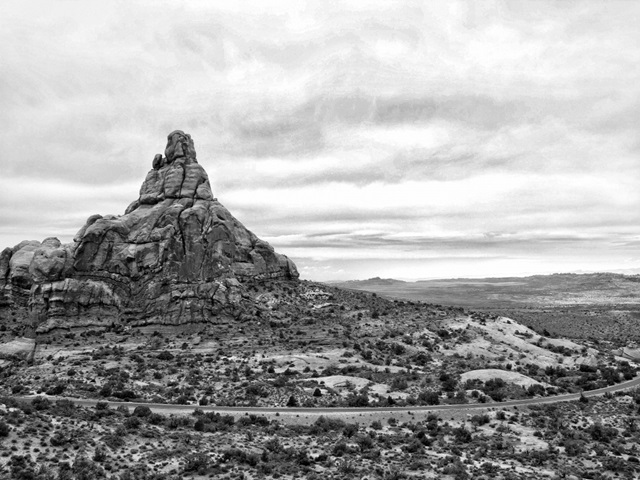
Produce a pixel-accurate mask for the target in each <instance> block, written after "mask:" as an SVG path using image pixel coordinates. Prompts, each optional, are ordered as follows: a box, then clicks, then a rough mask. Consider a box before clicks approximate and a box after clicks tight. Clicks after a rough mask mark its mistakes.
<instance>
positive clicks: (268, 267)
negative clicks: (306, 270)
mask: <svg viewBox="0 0 640 480" xmlns="http://www.w3.org/2000/svg"><path fill="white" fill-rule="evenodd" d="M297 278H298V272H297V270H296V267H295V265H294V264H293V262H292V261H291V260H289V259H288V258H287V257H286V256H284V255H281V254H278V253H276V252H275V251H274V250H273V248H272V247H271V246H270V245H269V244H268V243H267V242H264V241H262V240H260V239H259V238H258V237H256V236H255V235H254V234H253V233H252V232H250V231H249V230H247V229H246V228H245V227H244V226H243V225H242V224H241V223H240V222H239V221H238V220H237V219H236V218H234V217H233V215H231V213H229V211H228V210H227V209H226V208H225V207H224V206H222V205H221V204H220V203H219V202H218V201H217V200H216V199H215V198H214V197H213V195H212V193H211V186H210V184H209V179H208V177H207V174H206V172H205V171H204V169H203V168H202V167H201V166H200V165H199V164H198V162H197V160H196V152H195V149H194V145H193V141H192V139H191V137H190V136H189V135H188V134H185V133H184V132H181V131H175V132H172V133H171V134H169V137H168V142H167V147H166V150H165V155H164V156H162V155H156V156H155V158H154V160H153V169H152V170H151V171H150V172H149V173H148V174H147V177H146V179H145V181H144V183H143V184H142V187H141V189H140V197H139V198H138V199H137V200H136V201H134V202H133V203H132V204H131V205H129V207H128V208H127V210H126V212H125V214H124V215H122V216H114V215H108V216H104V217H102V216H100V215H94V216H92V217H90V218H89V219H88V220H87V222H86V224H85V225H84V226H83V227H82V228H81V229H80V231H79V232H78V234H77V235H76V237H75V238H74V241H73V243H72V244H67V245H62V244H61V243H60V242H59V241H58V240H57V239H55V238H48V239H46V240H44V241H43V242H42V243H40V242H35V241H25V242H21V243H20V244H18V245H16V246H15V247H13V248H7V249H5V250H4V251H3V252H2V253H1V254H0V315H2V317H4V318H5V319H7V318H9V317H11V316H13V317H16V316H18V317H22V316H25V315H28V316H29V318H30V320H31V322H32V324H33V325H34V326H36V328H37V331H38V332H42V333H45V332H48V331H50V330H52V329H55V328H72V327H75V326H78V327H80V326H82V327H99V326H111V325H114V324H115V325H130V326H140V325H152V324H163V325H182V324H186V323H198V322H216V321H217V319H220V318H222V317H225V318H229V317H235V318H237V317H239V316H242V315H243V314H244V313H246V312H247V311H249V310H250V309H251V305H250V303H251V300H250V299H249V297H248V296H247V295H246V293H245V291H244V288H243V286H242V283H243V282H244V281H246V280H249V279H280V280H295V279H297Z"/></svg>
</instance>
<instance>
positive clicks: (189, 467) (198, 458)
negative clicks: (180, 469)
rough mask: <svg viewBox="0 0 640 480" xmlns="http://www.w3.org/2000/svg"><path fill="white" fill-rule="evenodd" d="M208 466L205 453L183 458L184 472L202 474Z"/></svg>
mask: <svg viewBox="0 0 640 480" xmlns="http://www.w3.org/2000/svg"><path fill="white" fill-rule="evenodd" d="M208 466H209V456H208V455H206V454H205V453H192V454H191V455H187V457H186V458H185V466H184V471H185V472H198V473H201V474H202V473H204V472H205V471H206V469H207V467H208Z"/></svg>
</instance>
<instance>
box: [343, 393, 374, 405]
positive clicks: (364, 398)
mask: <svg viewBox="0 0 640 480" xmlns="http://www.w3.org/2000/svg"><path fill="white" fill-rule="evenodd" d="M346 401H347V406H349V407H367V406H368V405H369V396H368V395H367V394H366V393H359V394H356V393H350V394H349V395H348V396H347V399H346Z"/></svg>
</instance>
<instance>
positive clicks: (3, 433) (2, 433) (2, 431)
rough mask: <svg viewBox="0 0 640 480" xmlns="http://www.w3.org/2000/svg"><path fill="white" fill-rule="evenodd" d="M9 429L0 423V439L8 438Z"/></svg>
mask: <svg viewBox="0 0 640 480" xmlns="http://www.w3.org/2000/svg"><path fill="white" fill-rule="evenodd" d="M10 431H11V429H10V428H9V425H7V424H6V423H5V422H3V421H0V437H8V436H9V432H10Z"/></svg>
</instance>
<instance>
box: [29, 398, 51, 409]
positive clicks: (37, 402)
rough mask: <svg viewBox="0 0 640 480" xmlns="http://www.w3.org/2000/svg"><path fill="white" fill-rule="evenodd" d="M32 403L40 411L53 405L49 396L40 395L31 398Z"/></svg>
mask: <svg viewBox="0 0 640 480" xmlns="http://www.w3.org/2000/svg"><path fill="white" fill-rule="evenodd" d="M31 405H33V408H35V409H36V410H38V411H41V410H48V409H49V408H50V407H51V401H50V400H49V399H48V398H45V397H40V396H38V397H36V398H34V399H33V400H31Z"/></svg>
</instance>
